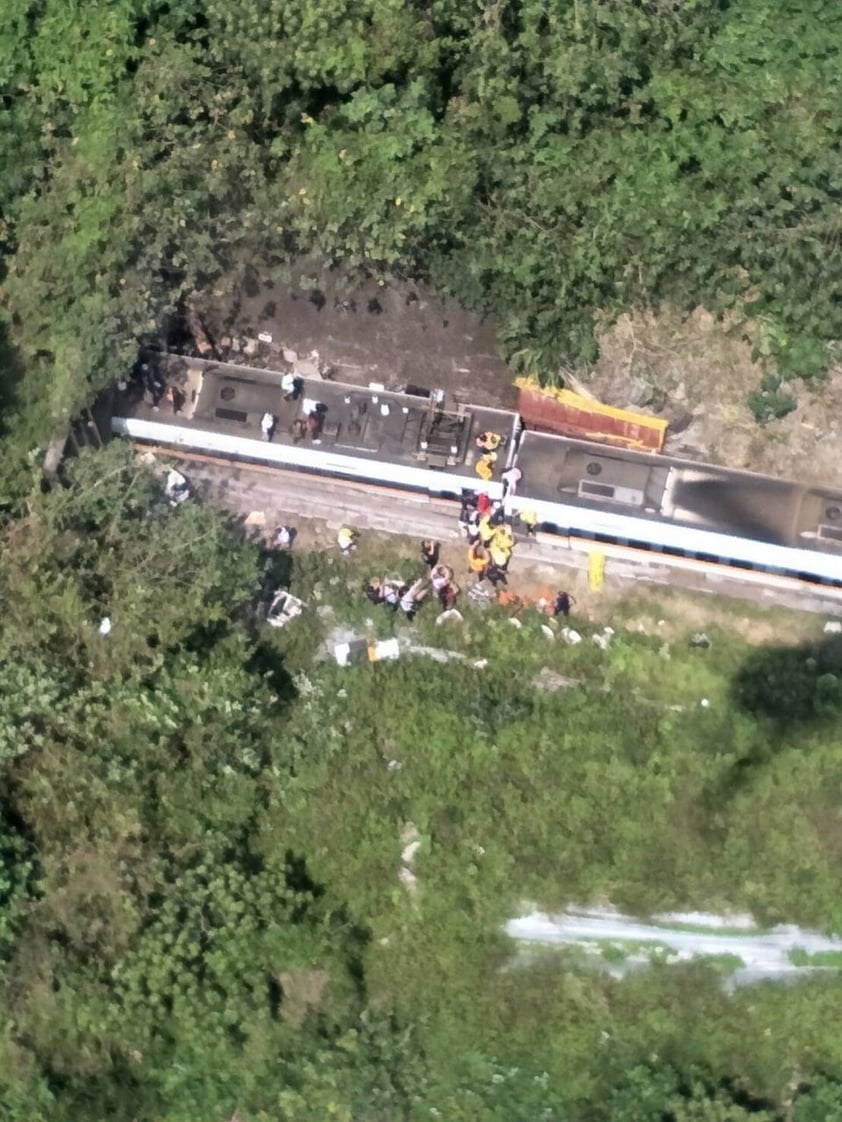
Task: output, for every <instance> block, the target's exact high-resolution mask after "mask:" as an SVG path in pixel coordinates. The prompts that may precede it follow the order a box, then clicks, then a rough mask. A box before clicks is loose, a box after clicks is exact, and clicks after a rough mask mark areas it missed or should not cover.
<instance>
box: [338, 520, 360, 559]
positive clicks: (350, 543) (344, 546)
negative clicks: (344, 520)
mask: <svg viewBox="0 0 842 1122" xmlns="http://www.w3.org/2000/svg"><path fill="white" fill-rule="evenodd" d="M358 537H359V534H358V533H357V531H356V530H352V529H351V527H350V526H343V527H342V529H341V530H340V531H339V533H338V534H337V535H336V544H337V545H338V546H339V552H340V553H341V554H342V555H343V556H344V557H347V556H348V554H349V553H350V552H351V551H352V550H354V549H356V548H357V538H358Z"/></svg>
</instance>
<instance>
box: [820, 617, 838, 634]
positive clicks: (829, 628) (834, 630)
mask: <svg viewBox="0 0 842 1122" xmlns="http://www.w3.org/2000/svg"><path fill="white" fill-rule="evenodd" d="M822 630H823V631H824V633H825V635H839V634H842V622H840V620H838V619H829V620H828V621H827V623H826V624H825V625H824V627H823V629H822Z"/></svg>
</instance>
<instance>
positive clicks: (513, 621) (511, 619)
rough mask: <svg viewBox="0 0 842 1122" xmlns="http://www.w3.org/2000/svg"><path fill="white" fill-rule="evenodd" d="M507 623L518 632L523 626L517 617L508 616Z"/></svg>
mask: <svg viewBox="0 0 842 1122" xmlns="http://www.w3.org/2000/svg"><path fill="white" fill-rule="evenodd" d="M508 622H509V623H510V624H511V625H512V627H516V628H517V629H518V631H519V630H520V629H521V628H522V627H523V624H522V623H521V622H520V620H519V619H518V618H517V616H509V620H508Z"/></svg>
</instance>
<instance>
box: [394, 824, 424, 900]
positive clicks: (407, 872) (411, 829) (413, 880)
mask: <svg viewBox="0 0 842 1122" xmlns="http://www.w3.org/2000/svg"><path fill="white" fill-rule="evenodd" d="M401 845H402V846H403V849H402V850H401V865H400V868H399V869H398V880H399V881H400V883H401V884H402V885H403V887H404V888H405V889H406V890H407V892H415V890H416V888H417V887H418V878H417V877H416V875H415V873H414V872H413V871H412V864H413V862H414V861H415V855H416V853H417V852H418V850H419V849H420V848H421V835H420V834H419V833H418V827H417V826H416V825H415V823H414V822H407V823H406V824H405V825H404V827H403V829H402V830H401Z"/></svg>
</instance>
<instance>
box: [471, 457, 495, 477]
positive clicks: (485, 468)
mask: <svg viewBox="0 0 842 1122" xmlns="http://www.w3.org/2000/svg"><path fill="white" fill-rule="evenodd" d="M496 462H497V453H496V452H487V453H486V454H485V455H484V456H480V458H479V459H478V460H477V462H476V464H475V465H474V471H475V472H476V473H477V475H478V476H479V477H480V479H482V480H483V482H485V483H487V482H488V481H489V479H491V477H492V476H493V475H494V465H495V464H496Z"/></svg>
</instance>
